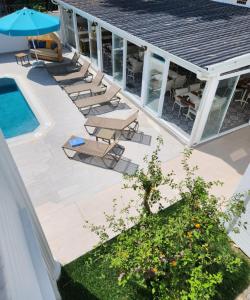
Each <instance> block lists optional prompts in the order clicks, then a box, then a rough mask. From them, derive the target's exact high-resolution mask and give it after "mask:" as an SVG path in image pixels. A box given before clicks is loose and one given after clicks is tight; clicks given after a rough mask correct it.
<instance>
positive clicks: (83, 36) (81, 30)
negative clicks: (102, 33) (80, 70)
mask: <svg viewBox="0 0 250 300" xmlns="http://www.w3.org/2000/svg"><path fill="white" fill-rule="evenodd" d="M76 20H77V30H78V38H79V48H80V49H79V50H80V53H81V54H82V55H84V56H87V57H90V48H89V31H88V20H87V19H85V18H83V17H82V16H78V15H76Z"/></svg>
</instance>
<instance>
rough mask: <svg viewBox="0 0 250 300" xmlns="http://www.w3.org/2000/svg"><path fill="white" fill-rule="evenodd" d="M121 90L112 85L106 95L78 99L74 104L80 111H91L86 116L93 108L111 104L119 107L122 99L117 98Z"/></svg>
mask: <svg viewBox="0 0 250 300" xmlns="http://www.w3.org/2000/svg"><path fill="white" fill-rule="evenodd" d="M120 89H121V88H120V87H118V86H116V85H114V84H112V85H111V86H110V87H109V88H108V90H107V91H106V92H105V93H104V94H102V95H97V96H92V97H86V98H83V99H78V100H76V101H74V103H75V105H76V106H77V108H78V109H79V110H82V109H89V110H88V112H87V113H86V114H88V113H89V112H90V110H91V108H92V107H94V106H96V105H102V104H105V103H109V102H110V103H111V104H112V105H114V106H117V105H119V103H120V101H121V98H119V97H117V94H118V92H119V91H120ZM114 102H115V104H114Z"/></svg>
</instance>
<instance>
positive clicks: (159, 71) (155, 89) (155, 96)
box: [146, 54, 165, 113]
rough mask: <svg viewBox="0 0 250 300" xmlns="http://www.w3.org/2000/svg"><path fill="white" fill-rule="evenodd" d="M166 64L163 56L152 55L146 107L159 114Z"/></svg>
mask: <svg viewBox="0 0 250 300" xmlns="http://www.w3.org/2000/svg"><path fill="white" fill-rule="evenodd" d="M164 64H165V59H164V58H162V57H161V56H158V55H156V54H151V55H150V58H149V79H148V84H147V89H148V90H147V97H146V106H148V107H149V108H150V109H152V110H153V111H154V112H156V113H157V112H158V105H159V100H160V96H161V88H162V80H163V69H164Z"/></svg>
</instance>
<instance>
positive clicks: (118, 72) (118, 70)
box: [113, 34, 123, 82]
mask: <svg viewBox="0 0 250 300" xmlns="http://www.w3.org/2000/svg"><path fill="white" fill-rule="evenodd" d="M113 50H114V53H113V54H114V58H113V61H114V64H113V77H114V80H116V81H118V82H122V79H123V39H122V38H120V37H119V36H117V35H115V34H114V48H113Z"/></svg>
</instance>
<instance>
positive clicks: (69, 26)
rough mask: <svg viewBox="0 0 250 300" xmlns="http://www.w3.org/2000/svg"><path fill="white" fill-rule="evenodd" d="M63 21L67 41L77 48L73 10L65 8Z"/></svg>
mask: <svg viewBox="0 0 250 300" xmlns="http://www.w3.org/2000/svg"><path fill="white" fill-rule="evenodd" d="M63 22H64V30H65V38H66V42H67V43H68V44H69V45H70V46H72V47H74V48H76V41H75V33H74V23H73V12H72V11H71V10H65V9H64V10H63Z"/></svg>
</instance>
